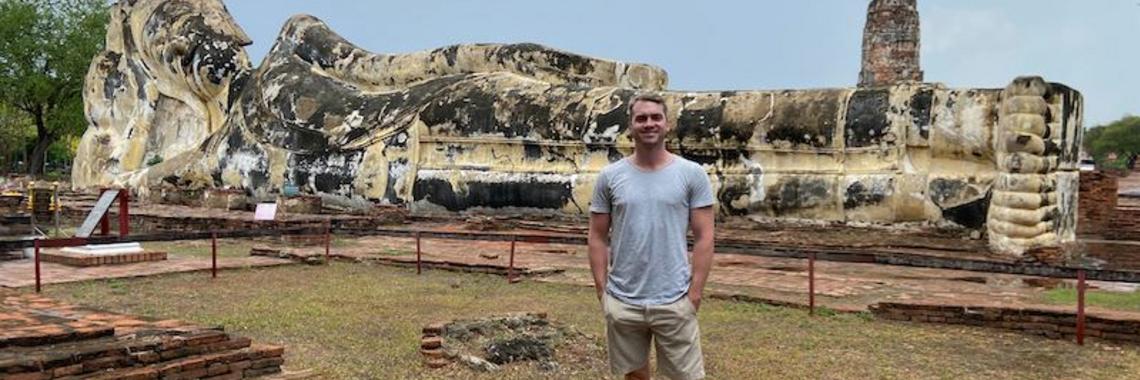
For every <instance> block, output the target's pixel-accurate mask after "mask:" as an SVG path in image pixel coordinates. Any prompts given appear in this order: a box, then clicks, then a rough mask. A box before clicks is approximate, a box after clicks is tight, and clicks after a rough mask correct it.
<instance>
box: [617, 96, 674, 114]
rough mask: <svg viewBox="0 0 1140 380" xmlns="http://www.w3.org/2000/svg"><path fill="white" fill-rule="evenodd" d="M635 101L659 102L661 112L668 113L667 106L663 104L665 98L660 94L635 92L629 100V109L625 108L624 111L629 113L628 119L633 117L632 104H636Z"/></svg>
mask: <svg viewBox="0 0 1140 380" xmlns="http://www.w3.org/2000/svg"><path fill="white" fill-rule="evenodd" d="M637 102H650V103H657V104H660V105H661V112H662V113H664V114H666V115H668V114H669V106H667V105H665V98H662V97H661V95H657V94H637V95H634V96H633V99H630V100H629V109H627V110H626V113H628V114H629V117H630V119H632V118H633V105H634V104H637Z"/></svg>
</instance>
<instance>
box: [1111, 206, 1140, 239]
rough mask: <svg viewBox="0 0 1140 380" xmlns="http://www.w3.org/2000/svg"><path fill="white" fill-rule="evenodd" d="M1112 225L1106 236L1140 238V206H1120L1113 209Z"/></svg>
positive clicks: (1112, 237)
mask: <svg viewBox="0 0 1140 380" xmlns="http://www.w3.org/2000/svg"><path fill="white" fill-rule="evenodd" d="M1113 211H1114V212H1113V215H1112V225H1111V226H1110V227H1109V228H1107V232H1106V233H1105V236H1106V237H1108V238H1109V239H1116V240H1140V207H1136V206H1119V207H1117V208H1116V209H1115V210H1113Z"/></svg>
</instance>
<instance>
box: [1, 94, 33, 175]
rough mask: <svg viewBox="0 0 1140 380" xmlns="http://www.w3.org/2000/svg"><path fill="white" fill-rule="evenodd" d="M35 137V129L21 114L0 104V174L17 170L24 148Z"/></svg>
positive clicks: (22, 158)
mask: <svg viewBox="0 0 1140 380" xmlns="http://www.w3.org/2000/svg"><path fill="white" fill-rule="evenodd" d="M33 137H35V127H33V126H32V122H31V120H29V119H28V117H27V115H25V114H24V113H23V112H19V111H16V110H15V109H12V108H11V107H9V106H7V105H5V104H3V103H0V173H3V172H9V171H14V170H19V169H18V165H16V164H17V163H22V162H24V161H26V160H25V159H24V152H25V151H26V150H25V149H24V146H25V145H27V143H28V142H29V141H32V138H33Z"/></svg>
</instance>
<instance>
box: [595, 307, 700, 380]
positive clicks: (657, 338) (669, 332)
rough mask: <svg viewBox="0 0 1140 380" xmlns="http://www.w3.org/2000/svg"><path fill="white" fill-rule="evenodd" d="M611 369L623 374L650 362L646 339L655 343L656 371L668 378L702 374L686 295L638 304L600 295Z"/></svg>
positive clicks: (692, 312)
mask: <svg viewBox="0 0 1140 380" xmlns="http://www.w3.org/2000/svg"><path fill="white" fill-rule="evenodd" d="M602 311H603V312H604V313H605V315H606V346H607V349H608V351H609V357H610V371H611V372H613V374H615V375H619V376H621V375H625V374H627V373H630V372H633V371H635V370H637V369H638V368H641V367H644V366H645V365H646V364H648V363H649V343H650V341H652V342H653V343H654V346H656V347H657V373H658V374H660V375H662V376H665V377H668V378H670V379H679V380H688V379H700V378H704V377H705V364H704V360H703V358H702V355H701V331H700V328H699V327H697V310H696V308H695V307H693V303H692V301H689V296H688V295H685V296H683V297H681V299H679V300H677V301H675V302H673V303H671V304H666V305H651V306H638V305H630V304H626V303H624V302H621V301H619V300H618V299H616V298H614V297H613V296H611V295H609V294H608V293H607V294H605V296H603V297H602Z"/></svg>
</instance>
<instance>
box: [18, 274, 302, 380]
mask: <svg viewBox="0 0 1140 380" xmlns="http://www.w3.org/2000/svg"><path fill="white" fill-rule="evenodd" d="M2 294H3V293H0V295H2ZM284 351H285V349H284V347H281V346H272V345H263V344H253V343H252V342H251V341H250V339H249V338H244V337H238V336H233V335H230V334H227V333H225V332H224V331H222V330H221V329H220V328H210V327H203V326H197V325H194V324H191V323H188V322H183V321H178V320H147V319H143V318H141V317H135V316H130V315H124V314H117V313H109V312H104V311H99V310H92V309H86V308H81V307H76V306H73V305H68V304H64V303H61V302H57V301H55V300H52V299H49V298H46V297H42V296H38V295H32V294H23V295H19V294H10V293H9V295H7V296H4V298H3V303H0V378H3V379H57V378H58V379H62V378H68V379H71V378H83V379H158V378H163V379H166V378H172V379H173V378H178V379H196V378H211V379H213V378H218V379H245V378H255V377H259V376H263V375H269V374H276V373H279V372H281V365H282V364H283V363H284V359H283V358H282V355H283V354H284Z"/></svg>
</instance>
